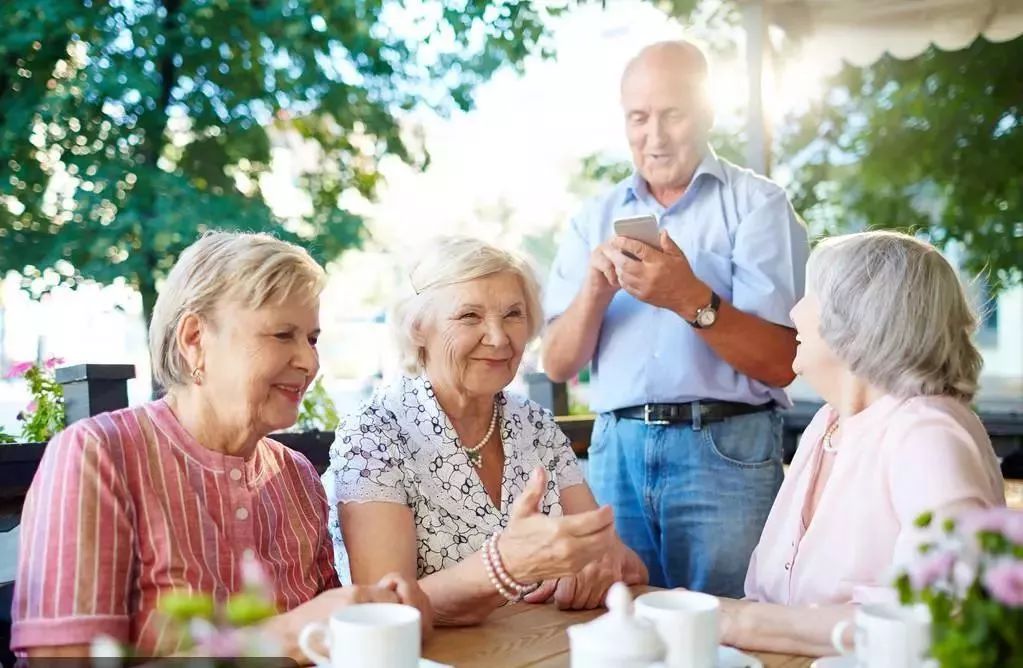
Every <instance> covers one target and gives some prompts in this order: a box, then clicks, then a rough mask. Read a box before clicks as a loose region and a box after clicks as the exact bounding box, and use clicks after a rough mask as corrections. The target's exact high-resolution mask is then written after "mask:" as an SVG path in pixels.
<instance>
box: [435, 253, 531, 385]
mask: <svg viewBox="0 0 1023 668" xmlns="http://www.w3.org/2000/svg"><path fill="white" fill-rule="evenodd" d="M435 303H436V306H435V307H434V311H433V317H432V318H430V319H429V320H428V321H427V322H424V323H422V324H421V326H420V327H419V329H418V332H417V338H418V339H419V341H418V343H419V345H421V346H422V347H423V348H424V349H425V351H426V372H427V375H428V376H429V377H430V380H431V381H432V382H433V383H434V384H441V385H445V386H447V387H451V388H452V389H454V390H455V391H457V392H459V393H460V394H468V395H475V396H490V395H494V394H496V393H498V392H500V391H501V390H503V389H504V388H505V387H507V386H508V384H509V383H510V382H511V381H512V379H513V378H514V377H515V373H516V371H518V368H519V362H520V361H521V360H522V351H523V350H524V349H525V347H526V343H527V342H528V340H529V334H530V323H529V314H528V313H527V312H526V298H525V294H524V292H523V289H522V283H521V281H520V279H519V277H518V276H516V275H515V274H513V273H511V272H502V273H498V274H494V275H492V276H487V277H484V278H479V279H476V280H472V281H466V282H464V283H458V284H456V285H453V286H450V287H448V288H444V289H443V290H442V291H441V292H440V293H439V294H438V295H437V296H436V297H435Z"/></svg>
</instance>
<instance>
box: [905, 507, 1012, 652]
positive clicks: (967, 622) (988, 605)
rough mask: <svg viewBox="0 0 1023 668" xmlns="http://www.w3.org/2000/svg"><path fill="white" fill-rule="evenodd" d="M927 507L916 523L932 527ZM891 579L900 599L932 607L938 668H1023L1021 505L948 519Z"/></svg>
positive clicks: (933, 647) (933, 637) (924, 527)
mask: <svg viewBox="0 0 1023 668" xmlns="http://www.w3.org/2000/svg"><path fill="white" fill-rule="evenodd" d="M933 522H934V520H933V517H932V515H931V514H930V513H926V514H924V515H922V516H921V517H919V518H918V519H917V526H919V527H920V528H922V529H927V528H930V527H931V525H932V524H933ZM935 529H936V530H935V533H936V535H937V537H936V538H935V539H934V540H932V541H930V542H927V543H925V544H923V545H922V546H921V554H920V557H919V559H917V560H916V562H914V563H913V564H911V565H910V567H909V568H907V569H905V570H904V571H903V572H902V573H901V574H900V575H899V576H898V577H897V579H896V583H895V584H896V589H897V590H898V592H899V598H900V600H901V601H902V603H903V604H908V603H917V602H919V603H924V604H925V605H927V607H928V608H929V609H930V612H931V634H932V644H931V655H932V657H933V658H934V659H935V660H936V661H937V662H938V664H939V665H940V666H941V667H942V668H986V667H990V666H999V667H1000V668H1023V511H1013V510H1009V509H1006V508H993V509H989V510H980V511H974V512H969V513H965V514H963V515H962V516H961V517H959V518H958V519H956V520H952V519H947V520H945V521H944V522H942V524H941V527H940V528H935Z"/></svg>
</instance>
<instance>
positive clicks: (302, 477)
mask: <svg viewBox="0 0 1023 668" xmlns="http://www.w3.org/2000/svg"><path fill="white" fill-rule="evenodd" d="M323 282H324V273H323V270H322V269H321V268H320V266H319V265H317V264H316V262H315V261H313V259H312V258H311V257H309V254H308V253H306V252H305V251H304V250H303V249H301V248H299V247H297V246H294V245H291V244H288V243H285V242H282V241H279V240H277V239H275V238H273V237H270V236H267V235H263V234H240V233H226V232H220V233H211V234H207V235H206V236H203V237H202V238H201V239H199V240H198V241H196V242H195V243H194V244H192V245H191V246H189V247H188V248H187V249H186V250H185V251H184V252H183V253H182V254H181V257H180V258H179V259H178V261H177V264H175V265H174V268H173V269H172V270H171V272H170V274H169V275H168V277H167V280H166V282H165V284H164V286H163V289H162V290H161V292H160V295H159V297H158V298H157V301H156V306H155V308H154V310H153V319H152V323H151V324H150V328H149V344H150V352H151V354H152V361H153V376H154V378H155V379H156V381H157V382H159V383H160V384H161V385H162V386H163V387H165V388H166V390H167V394H166V396H165V397H164V398H163V399H160V400H158V401H153V402H150V403H146V404H143V405H141V406H137V407H132V408H126V409H123V410H119V411H114V412H111V413H103V414H101V415H97V416H95V417H92V418H89V419H86V420H81V421H79V422H76V423H74V424H72V425H71V426H69V427H68V428H67V429H65V430H64V431H63V432H61V433H60V434H58V435H56V436H55V437H54V438H53V440H52V441H51V442H50V444H49V445H48V446H47V448H46V452H45V454H44V456H43V459H42V462H41V463H40V466H39V471H38V473H37V474H36V477H35V480H34V481H33V483H32V486H31V489H30V490H29V493H28V498H27V499H26V502H25V508H24V514H23V517H22V530H21V536H22V545H21V552H20V554H19V560H18V577H17V581H16V584H15V595H14V604H13V606H12V607H13V609H12V613H13V619H14V623H13V628H12V642H11V646H12V649H14V650H15V651H17V652H18V653H20V654H24V655H28V656H30V657H33V656H87V655H88V651H89V650H88V648H89V644H90V642H91V641H92V640H93V639H95V638H96V637H97V636H99V635H105V636H108V637H111V638H113V639H114V640H116V641H118V642H120V643H123V644H126V645H129V646H131V647H132V648H133V651H134V653H135V654H136V655H138V656H156V655H166V654H170V653H175V652H177V651H179V650H182V649H185V647H184V645H183V636H182V635H181V634H180V629H179V628H175V627H173V626H171V625H169V624H168V623H167V620H166V619H165V618H164V616H163V615H162V614H161V612H160V602H161V599H163V598H165V597H166V595H167V594H169V593H170V592H173V591H175V590H179V591H188V592H194V593H207V594H209V595H211V596H212V597H213V598H214V599H215V600H217V601H223V600H224V599H225V598H226V597H227V596H228V595H230V594H232V593H235V592H239V591H241V590H242V588H243V587H244V586H246V577H245V574H246V573H251V572H252V571H253V570H254V569H253V565H259V566H262V569H263V570H264V571H265V575H266V576H267V580H268V581H269V582H270V583H271V586H272V589H273V595H274V599H275V603H276V606H277V609H278V610H279V611H280V613H281V614H279V615H277V616H276V617H274V618H272V619H270V620H268V621H267V622H266V623H265V630H266V632H267V633H266V635H265V637H267V638H273V639H275V640H276V644H277V645H278V649H279V650H280V651H281V653H282V654H283V655H287V656H291V657H293V658H295V659H299V660H303V659H304V657H303V656H302V655H301V654H300V653H299V651H298V648H297V646H296V642H297V634H298V632H299V631H300V630H301V629H302V627H303V626H304V625H305V624H307V623H308V622H310V621H314V620H315V621H322V620H324V619H326V618H327V617H328V616H329V614H330V613H332V612H333V611H334V610H335V609H337V608H338V607H340V606H344V605H348V604H350V603H354V602H361V601H393V602H398V601H399V600H405V601H411V602H415V601H416V600H417V599H418V598H420V597H421V595H419V596H417V590H416V586H415V583H414V582H413V583H407V582H405V581H404V580H402V579H401V578H400V577H394V576H391V577H388V578H386V579H385V580H384V581H382V582H380V583H374V586H369V587H352V588H344V589H338V588H337V587H338V586H339V582H338V579H337V576H336V573H335V572H334V565H333V550H332V547H331V541H330V537H329V535H328V534H327V530H326V522H327V500H326V497H325V495H324V494H323V489H322V487H321V486H320V485H319V480H318V479H317V476H316V471H315V470H314V469H313V467H312V465H311V464H310V463H309V461H308V460H306V459H305V458H304V457H303V456H302V455H300V454H298V453H296V452H294V451H292V450H289V449H288V448H286V447H284V446H283V445H281V444H280V443H278V442H276V441H274V440H273V439H270V438H267V435H268V434H270V433H271V432H273V431H276V430H280V429H283V428H285V427H288V426H290V425H292V424H293V423H294V422H295V419H296V417H297V414H298V408H299V404H300V402H301V401H302V395H303V393H304V392H305V390H306V388H307V387H308V386H309V384H310V382H311V381H312V380H313V378H314V377H315V375H316V372H317V369H318V368H319V357H318V354H317V351H316V343H317V337H318V336H319V333H320V325H319V315H318V313H319V294H320V291H321V289H322V287H323ZM200 651H202V650H200Z"/></svg>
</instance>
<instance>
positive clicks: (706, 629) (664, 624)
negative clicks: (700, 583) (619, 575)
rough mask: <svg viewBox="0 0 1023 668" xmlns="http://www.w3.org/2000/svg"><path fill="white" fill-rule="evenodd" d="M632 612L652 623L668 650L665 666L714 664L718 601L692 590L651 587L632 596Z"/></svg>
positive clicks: (707, 667)
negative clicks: (640, 593) (633, 598)
mask: <svg viewBox="0 0 1023 668" xmlns="http://www.w3.org/2000/svg"><path fill="white" fill-rule="evenodd" d="M635 605H636V616H637V617H640V618H642V619H646V620H649V621H650V622H652V623H653V624H654V627H655V628H656V629H657V632H658V633H659V634H660V636H661V639H662V640H663V641H664V645H665V647H666V648H667V650H668V656H667V658H666V660H665V665H666V666H667V668H714V666H715V665H716V664H717V655H718V640H719V637H720V631H719V629H718V614H719V611H720V608H721V604H720V603H718V600H717V599H716V598H715V597H713V596H711V595H709V594H701V593H699V592H695V591H654V592H649V593H647V594H643V595H642V596H640V597H638V598H637V599H636V604H635Z"/></svg>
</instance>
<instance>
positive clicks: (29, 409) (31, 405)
mask: <svg viewBox="0 0 1023 668" xmlns="http://www.w3.org/2000/svg"><path fill="white" fill-rule="evenodd" d="M37 408H39V404H37V403H36V400H35V399H33V400H32V401H30V402H28V406H25V412H26V413H35V412H36V409H37Z"/></svg>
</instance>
